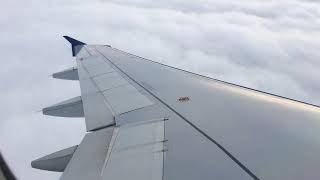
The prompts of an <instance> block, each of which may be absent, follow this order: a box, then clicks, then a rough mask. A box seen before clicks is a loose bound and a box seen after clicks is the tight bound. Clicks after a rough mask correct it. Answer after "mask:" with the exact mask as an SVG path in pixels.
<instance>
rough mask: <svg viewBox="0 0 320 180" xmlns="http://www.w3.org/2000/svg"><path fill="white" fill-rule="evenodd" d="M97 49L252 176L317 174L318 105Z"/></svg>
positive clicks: (319, 162)
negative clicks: (246, 169) (184, 99)
mask: <svg viewBox="0 0 320 180" xmlns="http://www.w3.org/2000/svg"><path fill="white" fill-rule="evenodd" d="M99 50H100V51H101V52H102V53H103V54H104V56H107V57H109V59H110V60H111V61H112V62H113V63H115V64H116V65H117V66H118V67H119V68H120V69H122V70H123V71H124V72H126V73H127V74H128V75H129V76H130V77H132V78H133V79H134V80H135V81H137V82H146V83H148V84H150V85H151V86H152V87H153V89H154V90H151V91H150V92H155V93H156V94H157V97H158V98H160V99H161V100H162V101H163V102H165V103H166V104H167V105H168V106H169V107H171V108H172V109H174V110H175V111H176V112H178V113H179V114H180V115H181V116H183V117H184V118H185V119H186V120H188V121H189V122H191V123H192V124H193V125H194V126H195V127H198V128H199V130H201V132H202V133H203V134H205V135H207V136H208V137H211V138H213V139H214V140H215V141H216V142H218V143H219V144H220V145H221V146H222V147H224V148H225V149H226V150H227V151H228V152H230V153H231V154H232V155H233V156H234V157H236V158H237V160H239V161H240V162H241V163H242V164H244V166H245V167H247V168H248V169H250V170H251V171H252V172H254V173H255V174H256V176H257V177H258V178H260V179H315V178H318V177H319V176H320V174H319V171H318V170H317V168H316V167H319V166H320V156H318V152H320V140H319V138H317V137H318V136H319V135H320V134H319V132H320V111H319V108H318V107H315V106H311V105H306V104H303V103H300V102H296V101H291V100H288V99H285V98H281V97H277V96H272V95H268V94H265V93H261V92H257V91H253V90H249V89H246V88H243V87H239V86H235V85H231V84H228V83H223V82H221V81H216V80H213V79H210V78H206V77H203V76H200V75H196V74H193V73H189V72H186V71H182V70H178V69H175V68H171V67H168V66H165V65H161V64H159V63H154V62H151V61H148V60H145V59H141V58H138V57H134V56H128V57H127V58H121V59H116V58H114V59H112V58H110V57H112V56H115V55H114V54H118V53H121V52H120V51H118V50H115V49H111V48H106V47H103V48H102V47H101V48H99ZM142 69H143V71H141V70H142ZM145 74H148V76H146V75H145ZM155 79H156V80H155ZM164 84H165V86H164ZM180 96H188V97H190V101H188V102H186V103H180V102H179V101H177V98H178V97H180Z"/></svg>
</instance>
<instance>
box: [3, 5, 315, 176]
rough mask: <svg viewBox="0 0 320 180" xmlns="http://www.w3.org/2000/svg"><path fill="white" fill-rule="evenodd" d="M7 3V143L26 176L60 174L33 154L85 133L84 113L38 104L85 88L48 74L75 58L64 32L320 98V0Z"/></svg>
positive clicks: (214, 74) (236, 80)
mask: <svg viewBox="0 0 320 180" xmlns="http://www.w3.org/2000/svg"><path fill="white" fill-rule="evenodd" d="M1 10H2V11H1V12H0V26H1V30H2V32H1V34H0V39H1V42H0V48H1V50H2V51H1V52H2V56H1V60H0V61H1V67H0V68H1V71H0V81H1V84H2V86H1V88H0V96H1V100H2V103H1V104H0V108H1V114H2V120H0V128H1V131H0V145H1V147H0V148H1V151H4V154H5V155H7V157H8V158H9V161H10V164H12V166H13V168H14V171H15V172H16V173H17V175H18V177H20V178H21V179H57V177H58V176H59V174H54V173H48V172H45V171H38V170H33V169H31V168H30V161H31V160H32V159H34V158H37V157H39V156H41V155H44V154H46V153H50V152H53V151H55V150H58V149H59V148H63V147H67V146H71V145H73V144H74V143H78V142H79V141H80V140H81V138H82V136H83V134H84V122H83V120H79V119H74V120H72V119H63V118H52V117H45V116H42V115H40V114H34V111H36V110H39V109H41V108H42V107H44V106H47V105H50V104H53V103H56V102H58V101H60V100H63V99H66V98H69V97H72V96H76V95H78V94H79V87H78V84H77V83H71V82H65V81H59V80H51V79H50V78H49V77H48V74H50V73H52V72H55V71H58V70H61V69H63V68H65V67H68V66H72V65H74V62H73V60H72V59H73V58H72V57H71V56H70V55H71V52H70V48H69V45H68V44H67V43H66V42H64V41H63V40H62V38H61V36H62V35H65V34H68V35H71V36H74V37H76V38H80V39H81V40H83V41H86V42H88V43H97V44H98V43H100V44H111V45H112V46H114V47H117V48H119V49H123V50H127V51H129V52H132V53H135V54H137V55H140V56H144V57H147V58H150V59H153V60H157V61H160V62H163V63H166V64H169V65H173V66H177V67H180V68H183V69H187V70H190V71H194V72H197V73H200V74H205V75H208V76H211V77H214V78H218V79H221V80H226V81H229V82H233V83H237V84H241V85H245V86H249V87H252V88H256V89H259V90H263V91H268V92H271V93H275V94H279V95H282V96H287V97H290V98H294V99H298V100H302V101H308V102H311V103H315V104H320V103H319V99H320V95H319V93H318V92H319V90H320V84H319V83H318V77H320V71H319V70H318V69H319V67H320V61H319V58H320V51H319V47H320V42H319V41H318V40H317V39H319V37H320V33H319V32H320V31H319V30H320V3H318V2H317V1H311V0H309V1H307V0H305V1H302V0H301V1H293V0H283V1H258V0H245V1H241V2H240V1H239V2H238V1H231V0H227V1H215V0H201V1H191V0H183V1H182V0H181V1H178V0H173V1H172V0H170V1H169V0H162V1H150V0H111V1H98V0H95V1H84V2H79V1H75V0H71V1H63V0H53V1H50V2H45V1H40V0H32V1H23V2H20V1H14V0H13V1H8V2H4V3H2V8H1ZM146 42H147V43H146ZM70 129H72V132H70Z"/></svg>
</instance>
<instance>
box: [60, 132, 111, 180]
mask: <svg viewBox="0 0 320 180" xmlns="http://www.w3.org/2000/svg"><path fill="white" fill-rule="evenodd" d="M112 131H113V128H105V129H102V130H99V131H95V132H92V133H88V134H86V135H85V137H84V138H83V140H82V142H81V143H80V145H79V147H78V148H77V150H76V151H75V152H74V155H73V157H72V158H71V160H70V162H69V164H68V165H67V167H66V169H65V171H64V172H63V174H62V176H61V178H60V180H88V179H90V180H98V179H101V170H102V169H101V168H102V166H103V162H104V158H105V156H106V154H107V150H108V145H109V142H110V140H111V135H112Z"/></svg>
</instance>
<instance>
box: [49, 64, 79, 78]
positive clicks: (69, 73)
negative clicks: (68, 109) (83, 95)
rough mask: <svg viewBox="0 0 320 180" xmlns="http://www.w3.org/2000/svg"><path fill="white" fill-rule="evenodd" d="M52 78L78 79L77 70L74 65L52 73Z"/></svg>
mask: <svg viewBox="0 0 320 180" xmlns="http://www.w3.org/2000/svg"><path fill="white" fill-rule="evenodd" d="M52 77H53V78H56V79H65V80H79V76H78V70H77V68H75V67H72V68H69V69H66V70H63V71H60V72H57V73H54V74H52Z"/></svg>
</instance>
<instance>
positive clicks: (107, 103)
mask: <svg viewBox="0 0 320 180" xmlns="http://www.w3.org/2000/svg"><path fill="white" fill-rule="evenodd" d="M84 49H85V50H86V51H87V53H88V54H89V55H92V54H91V53H90V52H89V51H88V50H87V47H86V46H84ZM82 67H83V69H84V70H85V71H86V73H87V74H88V75H90V74H89V71H88V69H87V68H86V67H85V66H82ZM89 79H90V80H91V82H92V83H93V84H94V86H95V87H96V88H97V89H98V90H99V93H101V92H102V91H101V89H100V88H99V86H98V85H97V83H96V82H95V81H94V80H93V78H92V77H90V76H89ZM102 96H103V95H102ZM103 99H104V101H105V103H106V105H107V106H108V107H109V109H110V111H111V113H112V116H113V117H115V116H116V113H115V110H114V109H113V108H112V106H111V105H110V103H109V102H108V100H107V99H106V98H105V97H104V96H103Z"/></svg>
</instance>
